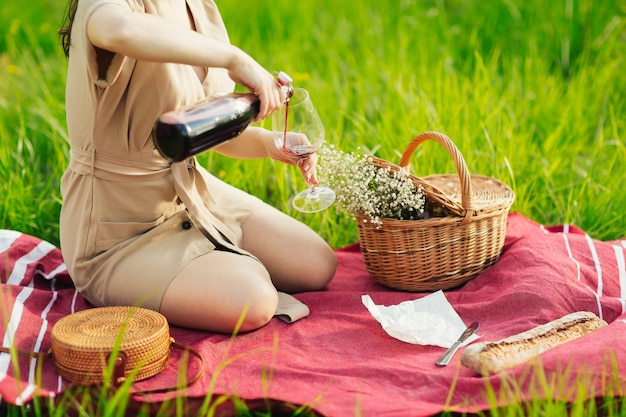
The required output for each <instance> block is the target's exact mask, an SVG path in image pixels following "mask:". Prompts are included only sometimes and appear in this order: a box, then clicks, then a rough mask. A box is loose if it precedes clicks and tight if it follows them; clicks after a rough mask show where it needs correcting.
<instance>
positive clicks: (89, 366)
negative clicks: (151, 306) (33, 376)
mask: <svg viewBox="0 0 626 417" xmlns="http://www.w3.org/2000/svg"><path fill="white" fill-rule="evenodd" d="M51 338H52V349H51V350H52V356H53V358H54V362H55V367H56V370H57V372H58V373H59V375H61V376H62V377H64V378H66V379H68V380H70V381H72V382H77V383H80V384H93V383H100V382H102V381H103V380H104V378H105V375H106V372H107V370H108V372H109V373H112V376H113V378H114V380H115V381H116V382H119V381H120V380H123V378H126V377H128V376H129V375H130V374H131V373H132V374H133V379H134V380H135V381H139V380H142V379H146V378H149V377H151V376H154V375H156V374H158V373H159V372H161V371H162V370H163V369H164V368H165V366H166V365H167V363H168V360H169V356H170V347H171V345H172V343H173V340H172V339H171V338H170V334H169V327H168V323H167V320H166V319H165V317H164V316H163V315H161V314H160V313H157V312H155V311H152V310H147V309H144V308H138V307H101V308H92V309H87V310H83V311H79V312H77V313H74V314H71V315H69V316H66V317H64V318H62V319H60V320H59V321H58V322H57V323H56V324H55V325H54V326H53V328H52V331H51Z"/></svg>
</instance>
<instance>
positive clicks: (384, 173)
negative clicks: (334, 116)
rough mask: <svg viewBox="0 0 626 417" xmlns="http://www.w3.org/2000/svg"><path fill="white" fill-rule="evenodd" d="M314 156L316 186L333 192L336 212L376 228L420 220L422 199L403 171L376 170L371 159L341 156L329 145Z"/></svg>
mask: <svg viewBox="0 0 626 417" xmlns="http://www.w3.org/2000/svg"><path fill="white" fill-rule="evenodd" d="M318 154H319V156H320V159H319V162H318V166H317V172H318V175H319V178H320V182H321V183H322V184H324V185H326V186H327V187H329V188H332V189H333V190H334V191H335V194H336V195H337V199H336V200H335V206H336V208H337V209H340V210H344V211H346V212H348V213H350V214H352V215H356V214H360V215H362V216H364V217H365V218H366V219H367V220H369V222H371V223H372V224H374V225H376V226H377V227H380V226H381V225H382V223H383V219H384V218H390V219H397V220H417V219H420V218H422V215H423V213H424V203H425V198H424V195H423V194H422V190H421V188H416V187H415V184H414V183H413V181H412V180H411V177H410V176H409V174H408V173H407V172H406V171H405V170H402V169H400V170H392V169H391V167H390V166H387V167H385V168H379V167H377V166H375V165H373V164H372V157H371V156H367V155H364V154H359V153H355V152H351V153H344V152H342V151H340V150H338V149H336V148H335V147H334V146H332V145H329V146H327V147H324V148H322V149H320V150H319V151H318ZM364 221H365V220H364Z"/></svg>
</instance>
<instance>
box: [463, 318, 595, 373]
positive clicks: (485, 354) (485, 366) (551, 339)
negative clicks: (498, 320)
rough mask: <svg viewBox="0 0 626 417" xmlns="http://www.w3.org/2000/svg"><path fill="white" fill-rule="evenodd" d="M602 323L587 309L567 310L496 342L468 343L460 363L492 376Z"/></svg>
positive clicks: (592, 329)
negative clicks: (557, 317)
mask: <svg viewBox="0 0 626 417" xmlns="http://www.w3.org/2000/svg"><path fill="white" fill-rule="evenodd" d="M606 325H607V323H606V322H605V321H604V320H602V319H600V318H598V317H597V316H596V315H595V314H593V313H591V312H588V311H579V312H576V313H571V314H568V315H566V316H563V317H561V318H560V319H557V320H554V321H551V322H549V323H546V324H542V325H540V326H537V327H534V328H532V329H530V330H527V331H525V332H522V333H518V334H516V335H514V336H510V337H507V338H506V339H502V340H500V341H497V342H480V343H475V344H473V345H470V346H468V347H467V348H466V349H465V351H464V352H463V355H462V356H461V364H462V365H463V366H465V367H467V368H470V369H472V370H473V371H475V372H477V373H479V374H481V375H484V376H488V375H493V374H496V373H498V372H500V371H503V370H505V369H508V368H512V367H514V366H517V365H520V364H522V363H524V362H527V361H529V360H531V359H532V358H534V357H535V356H538V355H540V354H542V353H543V352H545V351H546V350H548V349H551V348H553V347H556V346H559V345H561V344H563V343H566V342H569V341H571V340H574V339H576V338H579V337H581V336H585V335H586V334H589V333H591V332H593V331H594V330H597V329H599V328H601V327H604V326H606Z"/></svg>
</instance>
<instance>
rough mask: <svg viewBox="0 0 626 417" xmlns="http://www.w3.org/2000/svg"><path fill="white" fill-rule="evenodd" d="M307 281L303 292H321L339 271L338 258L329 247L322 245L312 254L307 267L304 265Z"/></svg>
mask: <svg viewBox="0 0 626 417" xmlns="http://www.w3.org/2000/svg"><path fill="white" fill-rule="evenodd" d="M302 271H303V273H304V274H305V276H306V277H305V279H303V280H302V285H304V286H305V288H303V291H316V290H321V289H323V288H324V287H326V286H327V285H328V283H330V281H331V280H332V279H333V277H334V276H335V272H336V271H337V256H336V254H335V252H334V251H333V250H332V249H331V248H330V247H329V246H327V245H320V246H319V247H318V248H316V249H315V250H314V251H312V252H311V254H310V257H309V259H308V260H307V262H306V264H305V265H302Z"/></svg>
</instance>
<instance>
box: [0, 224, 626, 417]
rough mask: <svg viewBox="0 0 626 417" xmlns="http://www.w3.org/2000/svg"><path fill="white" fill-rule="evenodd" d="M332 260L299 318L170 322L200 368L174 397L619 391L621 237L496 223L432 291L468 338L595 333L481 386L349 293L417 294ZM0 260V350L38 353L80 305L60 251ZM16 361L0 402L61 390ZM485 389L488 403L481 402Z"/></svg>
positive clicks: (362, 398)
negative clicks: (594, 324) (472, 331)
mask: <svg viewBox="0 0 626 417" xmlns="http://www.w3.org/2000/svg"><path fill="white" fill-rule="evenodd" d="M336 253H337V257H338V259H339V267H338V271H337V274H336V276H335V278H334V280H333V281H332V282H331V284H330V285H329V286H328V288H327V289H326V290H325V291H319V292H311V293H302V294H297V295H296V297H297V298H298V299H300V300H301V301H303V302H304V303H306V304H307V305H308V306H309V308H310V310H311V314H310V316H308V317H306V318H304V319H302V320H300V321H297V322H295V323H293V324H287V323H284V322H283V321H281V320H277V319H274V320H272V321H271V322H270V323H269V324H268V325H267V326H265V327H263V328H262V329H259V330H257V331H255V332H251V333H248V334H241V335H237V336H236V337H229V336H225V335H219V334H212V333H206V332H200V331H192V330H186V329H182V328H177V327H172V328H171V329H170V330H171V335H172V337H174V338H175V339H176V341H177V342H178V343H182V344H187V345H190V346H192V347H194V348H195V349H197V350H198V351H199V352H200V353H201V354H202V356H203V358H204V360H205V362H206V371H205V373H204V375H203V377H202V378H201V379H200V380H199V381H198V382H197V383H196V384H194V385H192V386H191V387H189V388H188V389H187V390H185V391H183V392H179V393H178V395H184V396H188V397H189V398H190V399H204V398H205V397H206V396H207V395H213V396H214V397H215V398H217V397H218V396H219V395H221V394H227V395H234V396H236V397H237V398H241V399H244V400H245V399H259V398H269V399H274V400H278V401H284V402H288V403H292V404H304V405H309V406H311V407H312V408H314V409H315V410H316V411H318V412H319V413H321V414H324V415H329V416H345V415H353V414H362V415H402V416H404V415H407V414H411V415H414V416H428V415H432V414H435V413H439V412H441V411H443V410H455V411H459V412H463V411H467V412H476V411H479V410H483V409H488V408H490V407H492V406H493V405H494V403H493V401H498V403H499V404H506V403H512V402H519V401H524V400H526V399H529V398H537V397H541V396H546V397H552V398H558V399H565V400H571V399H573V398H576V397H580V396H581V395H583V396H586V397H590V398H592V397H595V396H598V395H603V394H607V392H609V391H610V392H613V393H614V394H616V395H624V392H623V391H622V390H623V388H621V387H622V386H624V384H623V382H622V383H621V384H620V381H624V380H625V379H626V378H625V377H626V337H625V336H624V335H625V334H626V333H625V330H626V314H625V312H626V267H625V258H626V240H618V241H612V242H602V241H598V240H595V239H592V238H591V237H590V236H589V235H587V234H585V233H584V232H583V231H581V230H580V229H578V228H576V227H573V226H568V225H562V226H556V227H544V226H542V225H539V224H537V223H535V222H533V221H531V220H529V219H527V218H525V217H523V216H522V215H520V214H515V213H514V214H510V215H509V221H508V227H507V235H506V242H505V247H504V251H503V254H502V257H501V259H500V261H499V262H498V263H497V264H496V265H495V266H493V267H491V268H490V269H488V270H487V271H485V272H483V273H482V274H481V275H479V276H478V277H477V278H475V279H473V280H472V281H470V282H469V283H467V284H465V285H464V286H462V287H461V288H457V289H454V290H448V291H445V292H444V294H445V296H446V298H447V299H448V301H449V302H450V304H451V305H452V306H453V307H454V309H455V310H456V312H457V313H458V314H459V316H460V317H461V318H462V320H463V321H464V322H465V323H466V324H469V323H470V322H472V321H478V322H480V330H479V332H478V333H479V335H480V339H478V341H489V340H499V339H502V338H505V337H508V336H511V335H513V334H517V333H519V332H522V331H525V330H528V329H530V328H532V327H535V326H537V325H539V324H543V323H546V322H548V321H551V320H554V319H557V318H559V317H562V316H564V315H565V314H568V313H571V312H575V311H591V312H593V313H595V314H597V315H598V316H599V317H601V318H603V319H604V320H606V321H607V322H608V323H609V325H608V326H607V327H605V328H602V329H600V330H598V331H596V332H595V333H593V334H592V335H589V336H585V337H583V338H580V339H577V340H574V341H572V342H570V343H567V344H565V345H561V346H559V347H557V348H554V349H552V350H550V351H548V352H546V353H544V354H542V355H541V356H540V357H539V358H538V360H535V361H532V362H530V363H528V364H525V365H520V366H517V367H515V368H513V369H510V370H508V371H505V372H503V373H501V374H498V375H494V376H491V377H488V378H483V377H480V376H478V375H476V374H475V373H473V372H472V371H471V370H469V369H467V368H465V367H463V366H461V365H460V356H461V353H462V351H461V352H459V353H458V354H457V355H456V356H455V357H454V358H453V360H452V362H451V363H450V364H449V365H448V366H447V367H438V366H436V365H435V361H436V360H437V359H438V358H439V357H440V356H441V355H442V353H443V352H444V349H443V348H440V347H436V346H421V345H414V344H408V343H405V342H402V341H399V340H397V339H394V338H392V337H390V336H389V335H388V334H386V333H385V331H384V330H383V329H382V328H381V326H380V324H379V323H378V322H377V321H376V320H375V319H374V318H373V317H372V316H371V315H370V313H369V312H368V311H367V309H366V308H365V307H364V305H363V304H362V301H361V297H362V295H365V294H367V295H369V296H370V297H371V298H372V300H373V301H374V302H375V303H376V304H382V305H394V304H398V303H400V302H402V301H406V300H414V299H417V298H421V297H423V296H424V295H425V294H423V293H408V292H402V291H395V290H392V289H388V288H385V287H383V286H380V285H378V284H376V283H375V282H373V281H372V280H371V278H370V277H369V276H368V273H367V271H366V270H365V267H364V264H363V259H362V256H361V254H360V251H359V247H358V244H355V245H351V246H348V247H346V248H343V249H340V250H337V251H336ZM0 254H2V256H0V274H1V276H2V292H1V293H0V295H1V296H2V298H3V300H2V303H1V304H2V310H1V311H2V313H1V314H2V319H3V320H1V321H0V335H2V337H3V346H10V345H11V344H15V345H16V346H17V347H19V348H21V349H26V350H35V351H47V350H48V349H49V348H50V338H49V335H50V329H51V328H52V326H53V325H54V323H55V322H56V321H57V320H59V319H60V318H61V317H63V316H65V315H67V314H70V313H72V312H74V311H78V310H82V309H85V308H89V305H88V303H87V302H86V301H85V300H84V298H82V296H81V295H80V294H78V293H77V292H76V290H75V288H74V287H73V285H72V283H71V281H70V279H69V277H68V274H67V271H66V269H65V267H64V265H63V262H62V258H61V253H60V251H59V250H58V249H57V248H55V247H54V246H52V245H50V244H49V243H47V242H44V241H41V240H39V239H37V238H34V237H32V236H27V235H24V234H20V233H18V232H15V231H2V232H1V233H0ZM18 363H19V369H17V368H15V367H14V366H13V365H14V364H13V363H12V361H11V359H10V355H7V354H0V395H1V396H2V401H6V402H8V403H12V404H22V403H25V402H27V401H29V400H30V399H32V398H33V396H35V395H38V396H45V395H55V394H57V395H58V393H60V392H62V391H64V390H66V389H67V386H68V384H67V382H66V381H64V380H62V379H61V378H60V377H59V376H58V375H57V374H56V372H55V370H54V365H53V364H52V363H49V362H46V363H43V364H41V366H42V370H43V371H42V375H41V377H40V378H38V376H37V372H36V368H37V363H36V361H35V360H29V359H20V360H19V361H18ZM179 364H180V356H177V355H174V354H173V356H172V358H171V360H170V363H169V365H168V367H167V368H166V369H165V370H164V371H163V372H162V373H160V374H159V375H157V376H155V377H153V378H151V379H148V380H145V381H142V382H139V383H137V384H136V387H137V389H149V388H156V387H163V386H169V385H172V384H175V383H176V378H177V372H178V365H179ZM538 364H542V366H543V368H542V373H541V372H537V370H538V369H540V368H538ZM541 375H543V376H541ZM37 386H40V388H41V389H39V390H37ZM488 391H490V392H492V393H495V394H494V395H495V398H497V399H498V400H491V402H489V401H488V400H487V397H488V395H487V392H488ZM164 398H165V397H164V396H160V395H157V396H152V397H150V399H148V400H146V399H142V401H155V402H158V401H162V400H163V399H164Z"/></svg>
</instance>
